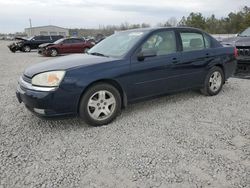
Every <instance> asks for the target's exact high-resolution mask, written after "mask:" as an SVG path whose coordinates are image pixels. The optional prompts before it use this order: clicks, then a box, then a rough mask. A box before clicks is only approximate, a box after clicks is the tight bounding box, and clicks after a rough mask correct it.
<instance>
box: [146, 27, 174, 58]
mask: <svg viewBox="0 0 250 188" xmlns="http://www.w3.org/2000/svg"><path fill="white" fill-rule="evenodd" d="M144 50H155V51H156V52H157V56H160V55H167V54H171V53H174V52H176V40H175V33H174V31H160V32H157V33H155V34H153V35H152V36H151V37H149V38H148V40H147V41H146V42H145V43H144V44H143V45H142V51H144Z"/></svg>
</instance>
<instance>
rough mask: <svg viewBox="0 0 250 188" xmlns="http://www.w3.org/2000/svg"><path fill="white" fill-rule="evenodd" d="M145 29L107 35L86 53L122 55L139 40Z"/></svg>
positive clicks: (111, 55)
mask: <svg viewBox="0 0 250 188" xmlns="http://www.w3.org/2000/svg"><path fill="white" fill-rule="evenodd" d="M145 33H146V31H123V32H118V33H115V34H113V35H111V36H110V37H107V38H106V39H104V40H103V41H101V42H100V43H98V44H97V45H96V46H94V47H93V48H91V49H90V50H89V51H88V54H92V55H98V56H107V57H109V56H110V57H122V56H124V55H125V54H126V53H128V51H129V50H130V49H131V48H132V47H133V46H134V45H135V44H136V42H137V41H139V40H140V39H141V38H142V37H143V36H144V35H145Z"/></svg>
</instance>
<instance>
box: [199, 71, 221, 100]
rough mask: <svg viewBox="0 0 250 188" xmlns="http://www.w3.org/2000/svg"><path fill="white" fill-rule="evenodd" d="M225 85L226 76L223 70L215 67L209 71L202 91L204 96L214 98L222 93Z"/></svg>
mask: <svg viewBox="0 0 250 188" xmlns="http://www.w3.org/2000/svg"><path fill="white" fill-rule="evenodd" d="M224 83H225V75H224V72H223V70H222V69H221V68H220V67H218V66H215V67H213V68H211V69H210V70H209V71H208V74H207V76H206V79H205V83H204V87H203V88H202V89H201V90H200V91H201V93H203V94H204V95H207V96H214V95H217V94H218V93H219V92H220V91H221V89H222V86H223V84H224Z"/></svg>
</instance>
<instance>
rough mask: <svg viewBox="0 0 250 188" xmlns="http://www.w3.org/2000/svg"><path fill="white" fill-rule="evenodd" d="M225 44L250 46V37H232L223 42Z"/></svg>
mask: <svg viewBox="0 0 250 188" xmlns="http://www.w3.org/2000/svg"><path fill="white" fill-rule="evenodd" d="M221 43H222V44H224V45H232V46H250V37H231V38H228V39H224V40H222V42H221Z"/></svg>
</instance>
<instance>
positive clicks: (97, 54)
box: [87, 52, 109, 57]
mask: <svg viewBox="0 0 250 188" xmlns="http://www.w3.org/2000/svg"><path fill="white" fill-rule="evenodd" d="M87 54H90V55H96V56H102V57H109V56H107V55H104V54H102V53H98V52H92V53H88V52H87Z"/></svg>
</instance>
